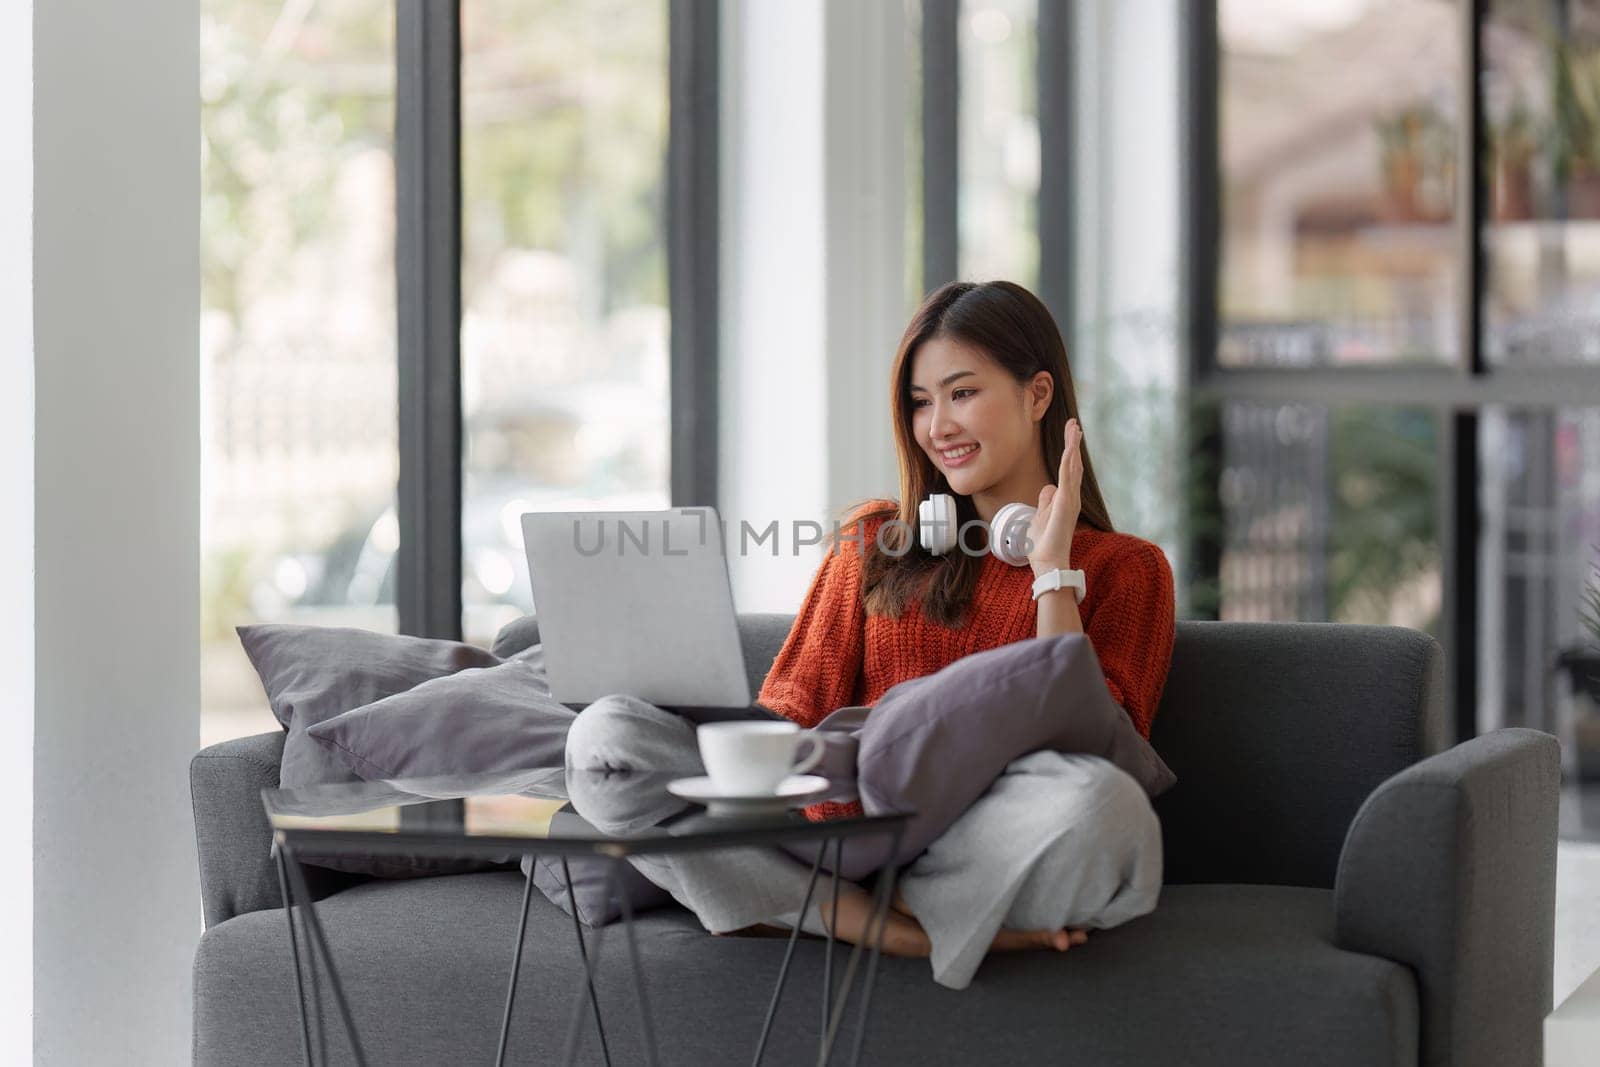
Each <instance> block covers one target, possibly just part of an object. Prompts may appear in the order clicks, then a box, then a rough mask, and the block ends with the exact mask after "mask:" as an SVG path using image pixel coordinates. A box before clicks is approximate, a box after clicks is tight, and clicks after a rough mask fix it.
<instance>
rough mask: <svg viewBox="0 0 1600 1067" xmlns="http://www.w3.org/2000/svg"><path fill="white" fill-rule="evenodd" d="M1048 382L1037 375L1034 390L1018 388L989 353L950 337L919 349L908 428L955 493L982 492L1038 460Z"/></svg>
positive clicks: (1044, 376)
mask: <svg viewBox="0 0 1600 1067" xmlns="http://www.w3.org/2000/svg"><path fill="white" fill-rule="evenodd" d="M1049 378H1050V376H1049V374H1047V373H1046V372H1044V371H1040V372H1039V375H1036V376H1035V379H1034V382H1033V383H1032V385H1033V387H1032V388H1029V387H1026V386H1023V385H1021V384H1018V382H1017V380H1016V379H1015V378H1013V377H1012V376H1011V374H1010V373H1009V372H1008V371H1006V370H1005V368H1003V367H1001V366H1000V364H998V363H996V362H995V361H994V360H993V359H992V358H990V357H989V355H988V354H987V353H986V352H983V351H982V350H981V349H977V348H973V347H970V346H968V345H965V344H962V343H961V342H960V341H956V340H954V339H951V338H948V337H933V338H930V339H929V340H927V341H924V342H923V343H922V345H921V346H919V347H918V349H917V351H916V354H915V355H914V356H913V357H912V360H911V397H910V403H911V426H912V430H913V432H914V434H915V436H916V439H917V444H918V445H919V446H921V448H922V451H923V452H924V453H925V454H926V455H927V456H928V458H929V459H930V460H932V461H933V465H934V467H936V468H937V469H938V470H940V471H942V472H943V473H944V476H945V479H946V480H947V481H948V482H949V483H950V488H951V490H952V491H954V492H956V493H960V494H962V495H963V496H972V495H974V494H976V493H981V492H983V491H985V490H987V489H989V488H991V487H993V486H995V485H997V484H999V483H1001V482H1002V481H1004V480H1005V479H1006V478H1007V477H1008V476H1009V475H1010V474H1011V473H1012V472H1013V471H1014V470H1017V469H1018V468H1019V467H1020V466H1021V465H1023V464H1025V463H1027V462H1028V461H1029V459H1030V457H1036V456H1037V454H1038V451H1039V433H1038V425H1039V423H1038V420H1039V418H1040V417H1042V416H1043V414H1044V411H1045V409H1046V408H1047V407H1048V405H1049V399H1050V396H1049ZM1041 379H1042V383H1041ZM1041 393H1042V395H1041Z"/></svg>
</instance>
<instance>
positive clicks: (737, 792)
mask: <svg viewBox="0 0 1600 1067" xmlns="http://www.w3.org/2000/svg"><path fill="white" fill-rule="evenodd" d="M698 737H699V740H700V762H702V763H704V764H705V767H706V774H707V775H708V776H709V777H710V778H711V784H712V785H713V786H715V787H716V789H717V792H719V793H725V794H727V795H729V796H768V795H770V794H772V793H775V792H777V790H778V785H779V783H781V782H782V781H783V780H784V779H785V778H787V777H789V776H790V775H791V774H804V773H805V772H807V771H809V770H810V769H811V768H813V767H815V766H816V765H817V762H818V761H819V760H821V759H822V753H823V743H822V738H820V737H817V736H816V735H815V734H802V733H801V732H800V727H799V726H798V725H797V724H795V723H792V722H709V723H706V724H704V725H703V726H701V727H700V729H699V731H698ZM801 742H804V743H806V744H808V745H810V746H811V751H810V752H809V753H808V754H807V755H806V756H805V757H804V758H802V759H801V760H800V761H799V762H798V763H797V762H795V753H796V752H797V750H798V749H799V748H800V745H801Z"/></svg>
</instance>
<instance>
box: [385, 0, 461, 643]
mask: <svg viewBox="0 0 1600 1067" xmlns="http://www.w3.org/2000/svg"><path fill="white" fill-rule="evenodd" d="M394 126H395V129H394V154H395V211H396V226H395V272H396V288H395V305H396V312H397V330H398V332H397V342H398V346H397V347H398V352H397V357H398V360H397V379H398V387H399V388H398V392H399V444H400V478H399V486H398V493H397V499H398V517H399V525H400V547H399V552H398V558H397V560H396V574H395V602H396V606H397V608H398V609H399V623H400V632H401V633H405V634H415V635H419V636H424V637H441V638H451V639H457V640H459V639H460V637H461V458H462V457H461V452H462V441H461V7H460V2H459V0H395V124H394Z"/></svg>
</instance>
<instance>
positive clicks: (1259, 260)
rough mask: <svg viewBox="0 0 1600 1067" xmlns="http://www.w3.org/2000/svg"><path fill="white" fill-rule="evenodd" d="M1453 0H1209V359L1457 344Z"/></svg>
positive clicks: (1289, 357) (1443, 350) (1405, 357)
mask: <svg viewBox="0 0 1600 1067" xmlns="http://www.w3.org/2000/svg"><path fill="white" fill-rule="evenodd" d="M1461 10H1462V5H1460V4H1458V3H1454V2H1452V0H1341V2H1339V3H1330V4H1262V3H1257V2H1252V0H1221V2H1220V3H1219V4H1218V7H1217V23H1218V33H1219V37H1220V42H1219V43H1220V46H1221V53H1222V56H1221V70H1220V74H1219V86H1218V92H1219V101H1218V104H1219V109H1220V116H1219V119H1220V127H1221V144H1220V151H1221V167H1222V183H1223V186H1222V217H1223V219H1224V221H1225V225H1226V229H1225V231H1224V233H1223V241H1224V250H1223V258H1222V277H1221V284H1220V286H1219V293H1220V301H1221V315H1220V318H1221V322H1220V337H1219V344H1218V349H1217V358H1218V362H1220V363H1222V364H1224V365H1230V366H1244V365H1263V364H1265V365H1272V366H1308V365H1326V364H1349V363H1372V362H1386V363H1392V362H1398V361H1421V362H1430V361H1431V362H1441V361H1443V362H1448V361H1450V360H1452V359H1454V358H1455V356H1456V354H1457V345H1456V340H1455V325H1456V321H1457V308H1458V306H1459V301H1460V295H1459V293H1458V291H1457V289H1458V284H1457V281H1458V278H1459V272H1458V267H1457V263H1458V256H1457V249H1456V243H1457V242H1456V237H1455V235H1454V229H1453V226H1452V223H1453V220H1454V219H1455V216H1456V211H1457V204H1456V185H1457V182H1456V166H1457V160H1456V143H1457V139H1458V137H1459V129H1460V123H1461V116H1462V111H1463V109H1462V107H1461V102H1460V99H1459V97H1460V88H1459V83H1460V66H1461V65H1460V53H1461V47H1460V38H1461Z"/></svg>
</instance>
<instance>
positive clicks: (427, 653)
mask: <svg viewBox="0 0 1600 1067" xmlns="http://www.w3.org/2000/svg"><path fill="white" fill-rule="evenodd" d="M238 633H239V641H240V643H242V644H243V645H244V650H245V654H246V655H248V656H249V657H250V662H251V664H252V665H253V666H254V667H255V669H256V673H257V674H258V675H260V676H261V684H262V686H263V687H264V688H265V689H266V691H267V701H268V702H269V703H270V704H271V706H272V714H273V715H275V716H276V717H277V719H278V722H280V723H282V724H283V728H284V729H285V730H287V731H288V733H289V736H288V737H287V738H285V739H284V742H283V763H282V766H281V768H280V770H279V781H280V782H281V784H282V785H283V786H284V787H285V788H289V789H292V788H295V787H298V786H306V785H320V784H322V783H325V782H353V781H358V780H359V776H358V775H356V774H355V773H354V772H353V771H352V770H351V769H350V767H349V765H348V764H347V763H346V762H345V761H343V760H341V759H340V758H339V757H338V756H336V755H335V754H334V753H333V752H331V751H330V750H329V749H328V748H327V747H326V746H325V745H322V744H319V743H318V742H317V741H315V740H314V739H313V738H311V737H310V736H309V731H310V729H311V728H312V727H313V726H315V725H317V724H318V723H320V722H323V721H325V720H327V719H331V718H333V717H334V716H336V715H341V714H343V713H344V712H347V711H349V710H350V709H352V708H359V707H362V706H363V705H366V704H371V703H373V702H374V701H378V700H382V699H383V698H384V697H388V696H393V695H394V694H396V693H404V692H406V691H407V690H409V689H412V688H413V687H415V686H418V685H421V684H422V683H423V682H426V681H428V680H429V679H432V678H438V677H440V676H441V675H447V674H455V673H456V672H457V671H463V670H466V669H468V668H470V667H492V666H494V665H495V664H497V663H499V662H500V657H498V656H496V655H494V654H493V653H492V652H488V651H486V650H484V649H481V648H478V647H476V646H474V645H468V644H463V643H462V642H460V641H436V640H431V639H428V638H422V637H406V636H403V635H397V634H379V633H372V632H369V631H367V630H355V629H348V628H344V627H333V626H295V625H290V624H285V623H266V624H262V625H257V626H241V627H239V628H238Z"/></svg>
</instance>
